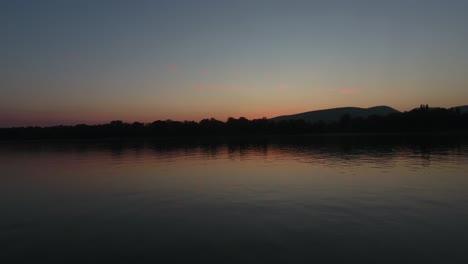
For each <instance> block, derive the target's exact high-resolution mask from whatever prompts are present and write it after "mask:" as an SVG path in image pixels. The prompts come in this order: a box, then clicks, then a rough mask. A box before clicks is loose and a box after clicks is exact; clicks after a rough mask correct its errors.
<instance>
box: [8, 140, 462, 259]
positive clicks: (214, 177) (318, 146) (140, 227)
mask: <svg viewBox="0 0 468 264" xmlns="http://www.w3.org/2000/svg"><path fill="white" fill-rule="evenodd" d="M0 166H1V176H0V209H1V217H0V253H1V254H0V258H1V259H0V261H1V262H2V263H15V262H18V263H19V262H24V263H26V262H27V263H33V262H34V263H146V262H147V263H158V262H159V263H174V262H181V261H182V262H187V263H189V262H190V263H192V262H201V263H313V262H318V263H330V262H337V263H344V262H346V263H348V262H360V263H418V262H419V263H427V262H431V263H468V257H467V256H468V253H467V251H466V249H467V248H468V210H467V209H468V144H467V142H466V140H464V139H460V138H455V139H454V138H443V139H438V138H436V139H434V138H420V137H415V138H410V139H408V138H402V137H395V136H393V137H391V136H386V137H383V136H381V137H368V136H361V137H314V138H307V139H304V138H298V139H292V138H289V139H286V140H285V139H276V140H271V139H270V140H255V141H247V142H245V141H243V140H236V141H233V142H232V141H231V142H229V141H225V142H224V141H222V142H218V143H206V142H205V143H204V142H195V143H193V142H192V143H190V144H187V143H180V142H177V141H176V142H173V143H167V142H161V141H159V142H153V141H102V142H92V141H77V142H41V141H36V142H16V143H11V142H10V143H7V142H3V143H1V144H0ZM2 260H5V261H2Z"/></svg>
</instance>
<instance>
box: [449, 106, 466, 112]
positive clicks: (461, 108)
mask: <svg viewBox="0 0 468 264" xmlns="http://www.w3.org/2000/svg"><path fill="white" fill-rule="evenodd" d="M452 108H458V109H459V110H460V114H465V113H468V105H461V106H456V107H452ZM452 108H451V109H452Z"/></svg>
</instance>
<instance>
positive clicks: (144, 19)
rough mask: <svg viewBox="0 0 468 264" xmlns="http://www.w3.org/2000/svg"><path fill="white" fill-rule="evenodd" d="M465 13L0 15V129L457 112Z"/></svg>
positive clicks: (286, 9)
mask: <svg viewBox="0 0 468 264" xmlns="http://www.w3.org/2000/svg"><path fill="white" fill-rule="evenodd" d="M467 14H468V1H466V0H463V1H461V0H460V1H450V0H445V1H428V0H424V1H411V0H405V1H399V0H398V1H395V0H393V1H375V0H374V1H330V0H327V1H312V0H309V1H292V0H287V1H286V0H285V1H254V0H249V1H221V0H213V1H202V0H197V1H194V0H189V1H176V0H172V1H130V0H128V1H96V0H93V1H84V0H79V1H78V0H76V1H67V0H57V1H46V0H41V1H36V0H31V1H22V0H17V1H15V0H11V1H8V0H3V1H1V2H0V34H1V42H0V70H1V71H0V126H3V127H5V126H19V125H55V124H76V123H83V122H84V123H100V122H108V121H110V120H115V119H120V120H125V121H129V122H132V121H142V122H150V121H153V120H156V119H173V120H196V121H198V120H200V119H202V118H206V117H215V118H218V119H221V120H225V119H226V118H227V117H229V116H233V117H239V116H245V117H247V118H249V119H252V118H261V117H263V116H266V117H273V116H276V115H282V114H292V113H297V112H304V111H310V110H316V109H322V108H331V107H339V106H359V107H369V106H374V105H390V106H392V107H394V108H396V109H398V110H409V109H412V108H414V107H417V106H419V105H420V104H422V103H424V104H429V105H431V106H442V107H450V106H457V105H465V104H468V26H467V25H468V15H467Z"/></svg>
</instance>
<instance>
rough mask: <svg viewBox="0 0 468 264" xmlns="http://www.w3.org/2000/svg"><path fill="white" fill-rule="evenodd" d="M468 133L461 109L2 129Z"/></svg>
mask: <svg viewBox="0 0 468 264" xmlns="http://www.w3.org/2000/svg"><path fill="white" fill-rule="evenodd" d="M441 131H465V132H468V113H460V110H459V109H457V108H451V109H445V108H429V107H428V106H427V105H421V107H419V108H417V109H414V110H412V111H408V112H403V113H394V114H390V115H387V116H376V115H373V116H369V117H367V118H362V117H352V116H350V115H347V114H346V115H343V116H342V117H341V118H340V119H339V120H338V121H335V122H324V121H319V122H315V123H310V122H306V121H304V120H284V121H273V120H270V119H267V118H262V119H253V120H249V119H247V118H245V117H240V118H238V119H236V118H232V117H230V118H228V119H227V120H226V121H225V122H223V121H220V120H216V119H214V118H210V119H203V120H201V121H200V122H195V121H173V120H157V121H154V122H152V123H140V122H134V123H125V122H123V121H119V120H117V121H112V122H110V123H108V124H99V125H86V124H79V125H74V126H52V127H14V128H2V129H0V139H44V138H108V137H109V138H110V137H162V136H214V135H287V134H313V133H315V134H321V133H361V132H371V133H381V132H441Z"/></svg>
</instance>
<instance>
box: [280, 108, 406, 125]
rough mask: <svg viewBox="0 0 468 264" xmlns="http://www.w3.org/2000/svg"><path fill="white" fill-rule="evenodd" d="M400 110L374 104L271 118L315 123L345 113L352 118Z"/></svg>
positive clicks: (386, 113)
mask: <svg viewBox="0 0 468 264" xmlns="http://www.w3.org/2000/svg"><path fill="white" fill-rule="evenodd" d="M393 113H400V111H398V110H395V109H393V108H391V107H390V106H374V107H370V108H359V107H339V108H330V109H323V110H316V111H310V112H304V113H299V114H292V115H283V116H277V117H274V118H271V120H272V121H283V120H304V121H306V122H310V123H315V122H319V121H323V122H326V123H329V122H336V121H339V120H340V118H341V117H342V116H344V115H349V116H350V117H351V118H357V117H362V118H367V117H369V116H372V115H376V116H386V115H389V114H393Z"/></svg>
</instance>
